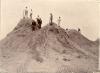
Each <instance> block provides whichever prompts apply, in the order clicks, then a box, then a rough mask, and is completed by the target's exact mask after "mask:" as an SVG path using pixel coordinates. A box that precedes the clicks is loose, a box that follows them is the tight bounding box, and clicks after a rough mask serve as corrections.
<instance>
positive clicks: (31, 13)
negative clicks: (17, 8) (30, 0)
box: [30, 9, 33, 19]
mask: <svg viewBox="0 0 100 73" xmlns="http://www.w3.org/2000/svg"><path fill="white" fill-rule="evenodd" d="M32 15H33V12H32V9H31V12H30V18H31V19H32Z"/></svg>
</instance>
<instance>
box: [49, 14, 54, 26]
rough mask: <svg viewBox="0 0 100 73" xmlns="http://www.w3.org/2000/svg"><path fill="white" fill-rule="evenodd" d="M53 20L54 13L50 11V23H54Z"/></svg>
mask: <svg viewBox="0 0 100 73" xmlns="http://www.w3.org/2000/svg"><path fill="white" fill-rule="evenodd" d="M52 21H53V15H52V13H50V21H49V24H50V25H52Z"/></svg>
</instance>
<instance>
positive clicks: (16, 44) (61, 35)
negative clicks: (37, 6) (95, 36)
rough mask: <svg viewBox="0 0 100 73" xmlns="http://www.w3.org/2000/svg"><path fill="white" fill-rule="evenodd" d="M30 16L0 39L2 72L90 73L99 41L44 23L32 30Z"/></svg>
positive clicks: (92, 69)
mask: <svg viewBox="0 0 100 73" xmlns="http://www.w3.org/2000/svg"><path fill="white" fill-rule="evenodd" d="M33 21H34V20H31V19H21V21H20V22H19V23H18V24H17V26H16V27H15V29H14V30H13V31H12V32H10V33H9V34H8V35H7V36H6V38H4V39H3V40H1V41H0V51H1V54H0V59H1V62H0V63H1V64H0V67H1V71H2V72H3V71H4V72H7V73H27V72H28V73H35V72H38V73H72V72H75V73H91V72H93V71H96V70H97V67H98V46H99V44H98V43H99V42H96V41H90V40H88V39H87V38H86V37H85V36H83V35H82V34H81V33H80V32H78V31H76V30H74V29H70V30H65V29H63V28H61V27H58V26H57V24H55V23H53V25H52V26H51V25H49V24H47V25H46V26H44V27H42V28H41V29H37V27H35V28H36V30H35V31H33V30H32V22H33Z"/></svg>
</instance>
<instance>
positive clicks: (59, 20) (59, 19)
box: [58, 16, 61, 26]
mask: <svg viewBox="0 0 100 73" xmlns="http://www.w3.org/2000/svg"><path fill="white" fill-rule="evenodd" d="M60 22H61V17H60V16H59V18H58V26H60Z"/></svg>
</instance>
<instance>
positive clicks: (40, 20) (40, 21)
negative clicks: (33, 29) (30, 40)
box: [36, 15, 42, 29]
mask: <svg viewBox="0 0 100 73" xmlns="http://www.w3.org/2000/svg"><path fill="white" fill-rule="evenodd" d="M36 20H37V23H38V24H39V26H38V27H39V29H40V28H41V24H42V19H41V18H40V17H39V15H38V16H37V18H36Z"/></svg>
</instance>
